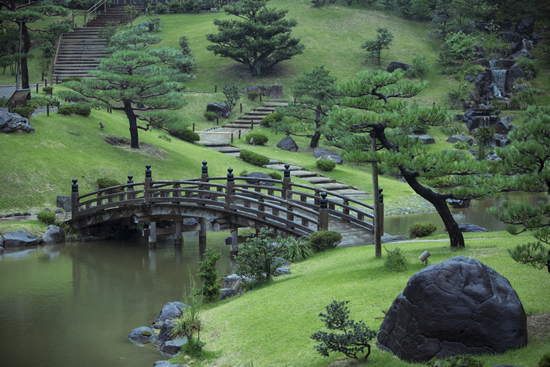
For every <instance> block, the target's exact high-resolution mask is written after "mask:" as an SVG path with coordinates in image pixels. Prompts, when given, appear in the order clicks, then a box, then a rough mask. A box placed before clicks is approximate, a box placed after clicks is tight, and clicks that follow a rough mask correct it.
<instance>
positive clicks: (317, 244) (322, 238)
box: [309, 231, 342, 252]
mask: <svg viewBox="0 0 550 367" xmlns="http://www.w3.org/2000/svg"><path fill="white" fill-rule="evenodd" d="M309 242H310V243H311V247H312V248H313V250H314V251H315V252H322V251H325V250H329V249H331V248H335V247H336V246H338V244H339V243H340V242H342V235H341V234H340V233H338V232H335V231H319V232H313V233H312V234H311V236H310V237H309Z"/></svg>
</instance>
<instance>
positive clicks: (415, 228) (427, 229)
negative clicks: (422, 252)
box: [409, 222, 437, 238]
mask: <svg viewBox="0 0 550 367" xmlns="http://www.w3.org/2000/svg"><path fill="white" fill-rule="evenodd" d="M436 229H437V228H436V226H434V225H433V224H431V223H428V222H422V223H415V224H413V225H412V226H410V227H409V234H410V235H411V237H413V238H416V237H426V236H429V235H430V234H431V233H432V232H435V230H436Z"/></svg>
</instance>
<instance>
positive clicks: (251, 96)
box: [248, 92, 260, 101]
mask: <svg viewBox="0 0 550 367" xmlns="http://www.w3.org/2000/svg"><path fill="white" fill-rule="evenodd" d="M258 97H260V93H258V92H248V99H249V100H251V101H255V100H257V99H258Z"/></svg>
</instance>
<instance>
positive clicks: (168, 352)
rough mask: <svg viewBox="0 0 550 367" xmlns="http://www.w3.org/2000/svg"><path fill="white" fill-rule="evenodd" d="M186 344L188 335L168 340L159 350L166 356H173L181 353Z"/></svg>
mask: <svg viewBox="0 0 550 367" xmlns="http://www.w3.org/2000/svg"><path fill="white" fill-rule="evenodd" d="M185 344H187V338H186V337H183V338H182V339H176V340H168V341H166V342H164V343H163V344H162V345H161V346H160V348H159V350H160V352H161V353H162V355H163V356H164V357H168V358H173V357H174V356H175V355H176V354H178V353H179V351H180V349H181V348H182V347H183V346H184V345H185Z"/></svg>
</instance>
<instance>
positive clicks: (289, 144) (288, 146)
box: [277, 135, 298, 152]
mask: <svg viewBox="0 0 550 367" xmlns="http://www.w3.org/2000/svg"><path fill="white" fill-rule="evenodd" d="M277 148H281V149H283V150H288V151H289V152H297V151H298V144H296V142H295V141H294V139H292V138H291V137H290V136H289V135H287V136H285V137H284V138H283V139H282V140H281V141H280V142H279V143H278V144H277Z"/></svg>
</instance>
